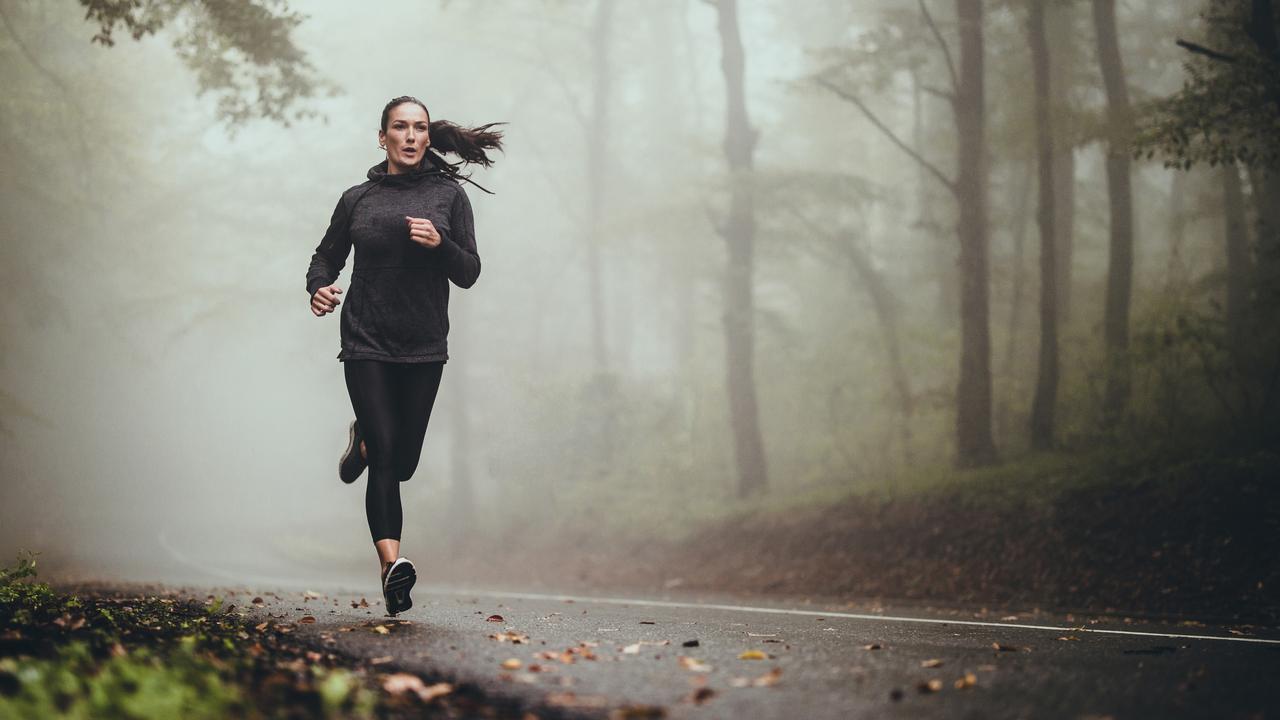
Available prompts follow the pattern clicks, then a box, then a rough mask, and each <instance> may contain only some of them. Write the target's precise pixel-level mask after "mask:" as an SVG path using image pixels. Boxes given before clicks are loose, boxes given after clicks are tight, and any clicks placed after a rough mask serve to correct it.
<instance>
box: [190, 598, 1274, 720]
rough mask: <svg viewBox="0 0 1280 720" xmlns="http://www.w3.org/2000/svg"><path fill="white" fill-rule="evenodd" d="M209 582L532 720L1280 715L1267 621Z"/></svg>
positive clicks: (377, 659) (257, 611) (261, 612)
mask: <svg viewBox="0 0 1280 720" xmlns="http://www.w3.org/2000/svg"><path fill="white" fill-rule="evenodd" d="M208 592H209V593H212V594H217V595H222V596H225V597H226V598H227V600H228V601H229V602H233V603H235V604H236V606H237V607H239V608H245V609H248V610H249V613H248V616H249V617H251V618H252V619H254V620H255V622H256V621H261V620H267V621H270V622H272V623H278V624H292V626H291V627H292V630H291V632H292V635H293V636H294V637H296V638H298V639H299V640H301V641H303V642H305V643H308V644H312V645H314V646H315V647H316V648H318V649H319V648H324V649H327V650H329V651H331V652H334V653H337V654H342V655H346V656H349V657H352V658H357V659H361V660H364V661H373V662H374V663H375V664H376V665H378V666H379V668H380V669H383V670H400V671H405V672H410V673H415V674H420V675H422V676H423V677H424V678H427V679H428V681H429V682H435V681H447V682H453V683H472V684H475V685H477V686H479V687H481V688H482V689H483V690H484V691H485V692H486V693H487V694H490V695H491V696H494V697H499V698H503V699H505V700H508V701H513V700H514V701H516V702H518V703H519V704H520V705H521V706H522V707H524V708H526V709H527V710H529V711H531V712H533V713H535V714H536V715H537V716H538V717H541V718H548V717H609V716H610V713H613V714H614V716H615V717H618V716H624V717H658V716H662V717H669V718H787V719H788V720H800V719H802V718H805V719H807V718H841V719H845V718H857V717H867V718H899V717H900V718H1024V717H1025V718H1117V719H1118V718H1178V717H1204V718H1231V717H1241V718H1264V717H1278V716H1280V674H1278V673H1280V631H1277V630H1276V629H1266V628H1248V627H1245V628H1241V627H1217V626H1207V625H1200V624H1195V623H1185V622H1184V623H1180V624H1150V623H1148V624H1142V623H1138V622H1124V620H1123V619H1121V618H1104V619H1099V618H1086V617H1071V616H1065V617H1061V616H1060V617H1054V616H1049V615H1026V614H1024V615H1019V616H1004V615H1001V613H999V612H998V611H995V612H991V611H988V612H979V613H973V612H958V611H949V612H943V611H937V610H922V609H919V608H917V609H915V610H912V611H902V612H894V611H893V609H892V608H879V607H875V606H874V605H861V606H860V605H856V604H853V603H849V604H846V605H840V606H828V605H823V606H818V605H814V604H804V603H801V604H795V603H792V604H787V603H784V602H781V601H778V602H766V603H764V604H763V605H762V603H761V601H760V600H759V599H758V598H757V599H754V600H751V601H750V602H748V601H745V600H741V599H736V600H735V599H734V598H732V597H707V596H693V595H684V596H681V595H667V596H665V597H663V598H616V597H615V598H594V599H590V598H585V597H574V598H568V597H556V596H549V595H537V594H519V593H496V592H475V591H466V590H458V589H451V588H443V587H430V586H423V585H419V586H418V587H417V588H415V590H414V603H415V605H414V607H413V608H412V609H411V610H409V611H407V612H405V613H402V614H401V615H400V616H399V617H397V618H388V617H386V616H385V613H384V612H383V609H382V607H381V603H380V598H378V597H377V596H376V595H369V594H365V595H363V596H361V595H360V594H353V593H351V592H343V591H328V592H325V591H322V589H315V590H313V591H311V592H305V591H303V590H300V589H289V590H284V589H278V590H275V591H274V592H272V591H268V590H266V589H263V588H228V587H221V588H213V589H210V590H208ZM193 594H197V595H198V592H193ZM254 597H260V598H262V603H261V604H254V603H253V598H254ZM362 597H363V599H365V600H366V601H367V602H368V607H362V606H360V601H361V600H362ZM353 604H355V605H356V606H357V607H353ZM306 616H310V617H312V618H314V619H315V620H314V622H310V621H304V620H303V618H304V617H306ZM493 616H500V618H501V619H500V620H496V619H495V620H491V618H492V617H493ZM378 627H382V628H384V630H385V632H384V630H378V629H377V628H378ZM1138 633H1152V634H1149V635H1147V634H1138ZM495 636H496V637H497V638H506V639H495ZM513 636H515V637H518V636H527V642H519V643H517V642H514V641H513V640H514V637H513ZM693 641H696V645H690V646H686V643H690V642H693ZM744 654H745V655H744ZM753 654H755V655H754V656H755V657H757V658H759V659H750V658H751V657H753ZM761 656H762V657H761ZM682 658H683V659H682ZM512 660H514V661H519V664H518V667H504V666H503V663H504V662H505V661H512ZM509 664H510V665H515V663H509ZM930 681H935V682H934V683H933V685H932V687H930V685H929V682H930ZM628 708H630V711H631V713H632V714H630V715H626V714H623V713H622V712H621V711H623V710H626V709H628ZM642 708H648V709H649V711H650V712H651V713H653V714H644V713H643V712H642ZM656 708H661V712H662V713H663V714H662V715H659V714H658V711H657V710H655V709H656Z"/></svg>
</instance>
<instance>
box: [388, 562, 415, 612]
mask: <svg viewBox="0 0 1280 720" xmlns="http://www.w3.org/2000/svg"><path fill="white" fill-rule="evenodd" d="M417 581H418V572H417V570H416V569H415V568H414V567H413V563H412V562H410V561H409V560H407V559H405V558H398V559H396V561H395V563H394V564H392V566H391V569H390V570H388V571H387V577H386V579H385V580H383V581H382V599H383V600H384V601H385V602H386V604H387V614H389V615H393V616H394V615H397V614H399V613H402V612H404V611H405V610H408V609H409V608H411V607H413V599H412V598H410V597H409V591H410V590H412V589H413V584H414V583H415V582H417Z"/></svg>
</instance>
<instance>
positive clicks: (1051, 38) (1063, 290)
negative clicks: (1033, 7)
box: [1044, 2, 1079, 325]
mask: <svg viewBox="0 0 1280 720" xmlns="http://www.w3.org/2000/svg"><path fill="white" fill-rule="evenodd" d="M1044 18H1045V30H1046V33H1047V40H1048V45H1049V57H1050V58H1052V62H1050V64H1049V93H1050V98H1052V99H1051V101H1050V103H1051V105H1050V115H1051V116H1052V118H1053V133H1054V157H1053V188H1054V201H1053V224H1054V248H1055V250H1056V251H1057V253H1058V258H1057V263H1056V265H1057V271H1058V278H1057V297H1058V322H1059V324H1060V325H1064V324H1066V323H1067V322H1068V321H1069V320H1070V319H1071V263H1072V261H1073V258H1074V256H1075V233H1076V228H1075V226H1076V129H1075V122H1074V116H1073V113H1074V111H1075V107H1076V105H1075V103H1074V102H1072V98H1071V89H1072V85H1073V77H1074V71H1075V67H1076V62H1077V61H1076V56H1077V53H1078V52H1079V51H1078V50H1077V35H1078V33H1077V32H1076V20H1075V10H1074V8H1073V7H1072V4H1071V3H1069V2H1051V3H1046V4H1045V7H1044Z"/></svg>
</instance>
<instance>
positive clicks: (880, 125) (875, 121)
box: [814, 77, 959, 194]
mask: <svg viewBox="0 0 1280 720" xmlns="http://www.w3.org/2000/svg"><path fill="white" fill-rule="evenodd" d="M814 81H815V82H817V83H818V84H819V85H822V86H823V87H825V88H827V89H828V90H830V91H831V92H833V93H835V94H836V95H838V96H839V97H841V98H844V99H845V100H848V101H849V102H851V103H853V104H854V106H855V107H857V108H858V109H859V110H861V111H862V114H863V115H864V116H866V118H867V120H869V121H870V122H871V124H872V125H875V126H876V129H878V130H879V131H880V132H881V133H883V134H884V136H885V137H887V138H889V142H891V143H893V144H894V145H897V146H898V149H900V150H902V152H904V153H906V154H907V155H909V156H910V157H911V159H912V160H915V161H916V162H918V163H920V166H921V167H923V168H924V169H925V170H928V171H929V173H930V174H932V175H933V176H934V177H935V178H937V179H938V182H941V183H942V184H943V185H945V186H946V188H947V189H948V190H950V191H951V192H952V193H953V194H955V193H957V191H958V190H959V188H958V187H957V185H956V183H955V181H954V180H952V179H951V178H949V177H947V175H946V173H944V172H942V171H941V170H939V169H938V166H936V165H934V164H933V163H931V162H929V161H928V160H926V159H925V157H924V156H923V155H921V154H920V153H919V152H917V151H916V150H915V148H913V147H911V146H910V145H907V144H906V143H905V142H903V141H902V139H901V138H899V137H898V136H897V135H895V134H894V133H893V130H890V129H889V126H888V125H885V124H884V122H883V121H881V120H880V118H878V117H876V114H875V113H873V112H871V109H870V108H868V107H867V106H866V103H864V102H862V99H861V98H859V97H858V96H856V95H853V94H851V93H849V92H846V91H845V90H844V89H842V88H840V87H838V86H837V85H835V84H834V83H832V82H831V81H830V80H827V79H826V78H822V77H818V78H814Z"/></svg>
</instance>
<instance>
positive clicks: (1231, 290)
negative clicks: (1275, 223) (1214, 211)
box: [1220, 164, 1253, 361]
mask: <svg viewBox="0 0 1280 720" xmlns="http://www.w3.org/2000/svg"><path fill="white" fill-rule="evenodd" d="M1220 170H1221V173H1222V214H1223V219H1224V220H1225V223H1224V224H1225V227H1224V230H1225V233H1224V237H1225V238H1226V255H1227V334H1228V337H1229V343H1230V347H1231V350H1232V354H1233V355H1234V356H1235V358H1236V360H1237V361H1239V360H1241V359H1243V357H1244V350H1245V348H1244V343H1245V342H1247V337H1246V333H1245V328H1246V325H1247V321H1246V318H1247V316H1248V313H1249V287H1250V284H1251V281H1252V279H1253V278H1252V274H1253V272H1252V267H1251V263H1250V262H1249V230H1248V228H1247V227H1246V225H1247V221H1246V220H1245V210H1244V190H1243V188H1242V187H1241V183H1240V169H1239V168H1238V167H1236V166H1235V164H1230V165H1223V166H1222V167H1221V169H1220Z"/></svg>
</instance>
